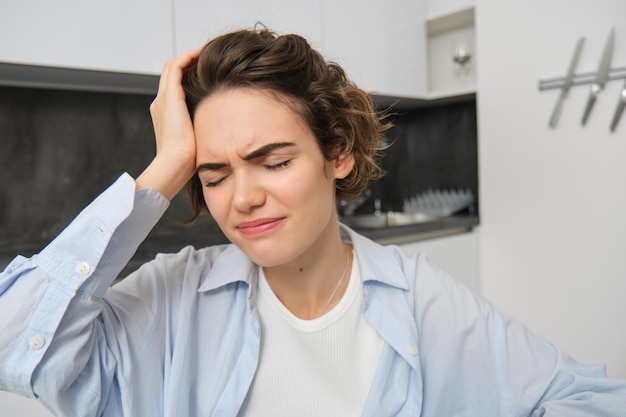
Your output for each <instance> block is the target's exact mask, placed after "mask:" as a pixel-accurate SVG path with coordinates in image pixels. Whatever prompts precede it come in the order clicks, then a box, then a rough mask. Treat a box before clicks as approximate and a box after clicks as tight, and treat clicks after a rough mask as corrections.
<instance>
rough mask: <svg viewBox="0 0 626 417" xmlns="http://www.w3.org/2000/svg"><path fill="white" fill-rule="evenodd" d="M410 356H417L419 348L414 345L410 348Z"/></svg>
mask: <svg viewBox="0 0 626 417" xmlns="http://www.w3.org/2000/svg"><path fill="white" fill-rule="evenodd" d="M409 355H411V356H415V355H417V346H415V345H413V346H411V347H410V348H409Z"/></svg>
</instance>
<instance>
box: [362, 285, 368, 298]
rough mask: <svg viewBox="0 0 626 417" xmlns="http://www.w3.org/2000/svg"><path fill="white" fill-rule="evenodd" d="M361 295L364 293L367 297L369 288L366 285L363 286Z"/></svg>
mask: <svg viewBox="0 0 626 417" xmlns="http://www.w3.org/2000/svg"><path fill="white" fill-rule="evenodd" d="M363 295H365V296H366V297H369V295H370V289H369V288H367V287H363Z"/></svg>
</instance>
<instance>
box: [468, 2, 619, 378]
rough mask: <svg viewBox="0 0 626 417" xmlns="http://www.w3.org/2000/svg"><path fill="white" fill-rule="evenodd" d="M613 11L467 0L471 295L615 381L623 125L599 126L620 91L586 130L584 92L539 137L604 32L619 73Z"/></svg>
mask: <svg viewBox="0 0 626 417" xmlns="http://www.w3.org/2000/svg"><path fill="white" fill-rule="evenodd" d="M624 16H626V2H624V1H623V0H593V1H592V0H578V1H575V2H572V1H569V0H552V1H543V0H528V1H523V2H521V1H518V2H503V1H499V0H477V8H476V26H477V31H476V36H477V50H478V52H477V54H478V60H479V61H478V65H479V69H478V89H479V90H478V91H479V94H478V113H479V169H480V203H481V207H480V210H481V227H480V234H479V238H480V256H481V259H480V269H481V291H482V293H483V294H484V295H485V296H486V297H487V298H489V299H490V300H492V301H493V302H495V304H497V305H498V306H500V307H501V308H502V309H503V310H505V311H507V312H509V313H510V314H512V315H513V316H514V317H516V318H518V319H520V320H521V321H522V322H524V323H526V324H527V325H528V326H529V327H530V328H532V329H533V330H535V331H536V332H537V333H539V334H541V335H544V336H546V337H548V338H549V339H550V340H552V341H553V342H555V343H556V344H557V345H559V346H561V347H562V348H563V349H564V350H565V351H567V352H569V353H570V354H572V355H573V356H574V357H576V358H577V359H579V360H581V361H583V362H591V363H606V364H607V366H608V373H609V375H610V376H614V377H626V297H625V296H626V255H625V253H624V251H625V250H626V115H625V116H624V118H625V119H624V120H622V122H621V125H620V126H619V127H618V130H617V131H616V132H615V133H614V134H611V133H610V132H609V124H610V121H611V118H612V116H613V112H614V109H615V106H616V104H617V99H618V94H619V90H620V89H621V87H622V86H623V85H624V81H611V82H609V84H608V85H607V88H606V89H605V91H604V92H602V93H601V95H600V96H599V98H598V102H597V103H596V106H595V108H594V110H593V113H592V114H591V117H590V120H589V122H588V124H587V126H585V127H583V126H581V122H580V120H581V117H582V113H583V109H584V106H585V102H586V99H587V94H588V86H577V87H574V88H572V90H571V91H570V95H569V97H568V98H567V100H566V102H565V106H564V109H563V113H562V115H561V120H560V122H559V125H558V127H557V129H555V130H552V129H549V128H548V126H547V123H548V119H549V117H550V113H551V111H552V108H553V106H554V104H555V102H556V99H557V95H558V91H557V90H551V91H546V92H540V91H539V90H538V81H539V79H544V78H551V77H559V76H563V75H564V74H565V72H566V69H567V66H568V65H569V61H570V58H571V55H572V53H573V50H574V45H575V42H576V40H577V39H578V38H579V37H581V36H585V37H586V43H585V46H584V49H583V53H582V56H581V60H580V62H579V66H578V71H577V73H582V72H595V70H596V68H597V65H598V60H599V58H600V54H601V51H602V49H603V47H604V42H605V40H606V38H607V37H608V34H609V30H610V27H611V26H614V27H615V30H616V41H615V55H614V59H613V67H615V68H617V67H626V19H625V18H624Z"/></svg>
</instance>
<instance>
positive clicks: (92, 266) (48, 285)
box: [0, 175, 168, 396]
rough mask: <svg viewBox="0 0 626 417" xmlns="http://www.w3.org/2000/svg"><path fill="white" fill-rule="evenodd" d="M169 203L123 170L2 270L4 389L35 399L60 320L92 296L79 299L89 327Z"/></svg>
mask: <svg viewBox="0 0 626 417" xmlns="http://www.w3.org/2000/svg"><path fill="white" fill-rule="evenodd" d="M167 206H168V204H167V201H166V200H165V198H164V197H163V196H161V195H160V194H158V193H156V192H154V191H152V190H141V191H138V192H136V191H135V182H134V181H133V179H132V178H130V177H129V176H128V175H124V176H123V177H122V178H120V179H119V180H118V181H117V182H116V183H115V184H114V185H113V186H112V187H110V188H109V189H108V190H107V191H105V192H104V193H103V194H102V195H100V196H99V197H98V198H97V199H96V200H94V202H92V203H91V204H90V205H89V206H88V207H87V208H86V209H85V210H83V212H81V214H80V215H79V216H78V217H77V218H76V219H75V220H74V221H73V222H72V223H71V224H70V225H69V226H68V227H67V228H66V230H65V231H64V232H63V233H61V234H60V235H59V236H58V237H57V238H56V239H55V240H54V241H53V242H52V243H50V245H48V246H47V247H46V248H45V249H44V250H43V251H42V252H41V253H40V254H38V255H35V256H33V257H32V258H30V259H26V258H21V257H18V258H16V259H15V260H14V261H13V262H12V263H11V264H10V265H9V267H7V270H5V271H4V272H3V273H2V274H0V387H1V388H3V389H6V390H9V391H14V392H18V393H20V394H23V395H28V396H33V392H32V388H31V387H30V383H31V376H32V373H33V371H34V369H35V367H36V366H37V365H38V364H39V363H40V362H41V361H42V359H43V358H44V356H45V354H46V352H47V350H48V347H49V345H50V342H51V340H52V338H53V337H56V336H58V335H59V334H63V331H62V330H59V324H60V323H61V321H62V319H63V317H64V315H66V314H67V311H66V310H67V308H68V306H70V304H71V303H72V300H74V299H75V298H76V297H79V298H81V299H92V300H93V302H92V303H88V304H84V303H74V304H76V305H80V306H81V308H82V311H81V313H80V314H79V315H80V316H82V317H83V318H82V319H81V321H84V323H82V324H81V325H83V326H89V323H90V321H91V320H94V319H95V317H97V316H98V314H99V309H100V308H101V305H100V303H99V302H97V300H98V299H100V298H102V297H103V296H104V293H105V292H106V290H107V289H108V287H109V285H110V284H111V282H112V281H113V279H115V277H116V276H117V275H118V274H119V272H120V271H121V270H122V268H123V267H124V266H125V264H126V263H127V262H128V260H129V259H130V258H131V257H132V255H133V253H134V252H135V250H136V249H137V247H138V245H139V244H140V243H141V242H142V241H143V239H144V238H145V236H146V235H147V234H148V232H149V231H150V230H151V229H152V227H153V226H154V224H155V223H156V222H157V221H158V219H159V218H160V217H161V215H162V214H163V212H164V211H165V209H166V208H167ZM77 324H80V323H73V324H72V325H77ZM34 342H38V343H36V345H35V346H33V343H34ZM40 344H41V346H39V345H40Z"/></svg>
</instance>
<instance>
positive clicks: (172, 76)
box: [158, 47, 203, 91]
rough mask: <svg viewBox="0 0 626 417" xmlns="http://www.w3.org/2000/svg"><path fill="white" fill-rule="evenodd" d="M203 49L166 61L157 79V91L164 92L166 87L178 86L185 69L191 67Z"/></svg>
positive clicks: (196, 49)
mask: <svg viewBox="0 0 626 417" xmlns="http://www.w3.org/2000/svg"><path fill="white" fill-rule="evenodd" d="M202 48H203V47H199V48H195V49H192V50H190V51H187V52H185V53H184V54H182V55H179V56H178V57H176V58H173V59H170V60H168V61H167V62H166V63H165V65H164V66H163V72H162V73H161V77H160V79H159V87H158V88H159V90H158V91H164V90H165V88H166V86H167V85H171V84H172V83H174V84H180V82H181V81H182V77H183V73H184V71H185V69H187V68H188V67H190V66H191V64H193V63H194V61H196V60H197V59H198V57H199V56H200V52H201V51H202Z"/></svg>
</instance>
